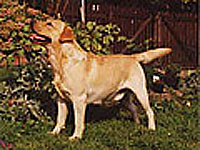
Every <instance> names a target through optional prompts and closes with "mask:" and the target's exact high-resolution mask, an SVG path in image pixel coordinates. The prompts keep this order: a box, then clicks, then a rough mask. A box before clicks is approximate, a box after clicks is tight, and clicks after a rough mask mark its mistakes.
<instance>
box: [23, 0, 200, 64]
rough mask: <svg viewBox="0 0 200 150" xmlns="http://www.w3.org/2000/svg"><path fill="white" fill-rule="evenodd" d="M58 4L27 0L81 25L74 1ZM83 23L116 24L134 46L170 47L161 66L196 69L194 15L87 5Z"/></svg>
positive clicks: (63, 1) (195, 26) (67, 0)
mask: <svg viewBox="0 0 200 150" xmlns="http://www.w3.org/2000/svg"><path fill="white" fill-rule="evenodd" d="M57 1H60V3H57ZM57 1H56V0H40V1H38V0H26V2H27V4H28V5H30V6H31V7H33V8H37V9H41V10H42V11H44V12H46V13H48V14H57V13H60V14H61V17H62V18H63V19H64V20H67V21H68V22H69V23H72V24H75V23H76V22H77V21H80V12H79V8H80V6H79V3H78V2H77V1H75V0H57ZM86 19H87V21H96V22H97V23H99V24H106V23H110V22H112V23H115V24H117V25H118V26H119V27H120V28H121V31H122V33H121V34H122V35H126V36H128V37H130V38H132V39H133V40H135V42H136V43H142V42H143V41H144V40H146V39H152V40H154V42H155V46H157V47H171V48H172V49H173V53H172V54H171V55H169V56H166V57H165V58H164V62H163V61H162V63H164V64H166V63H177V64H181V65H182V66H184V67H196V66H197V64H198V58H197V57H198V48H197V43H198V41H197V36H198V34H197V20H198V19H197V13H191V12H172V11H159V12H156V13H155V12H154V14H152V13H150V11H149V10H147V9H141V8H137V7H134V6H131V7H130V6H120V5H111V4H109V5H108V4H105V3H87V7H86ZM116 50H117V51H118V50H119V48H116ZM162 60H163V58H162Z"/></svg>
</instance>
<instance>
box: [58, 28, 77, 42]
mask: <svg viewBox="0 0 200 150" xmlns="http://www.w3.org/2000/svg"><path fill="white" fill-rule="evenodd" d="M74 38H75V37H74V32H73V30H72V28H70V27H67V26H65V28H64V30H63V32H62V33H61V35H60V38H59V41H60V42H62V43H64V42H70V41H73V39H74Z"/></svg>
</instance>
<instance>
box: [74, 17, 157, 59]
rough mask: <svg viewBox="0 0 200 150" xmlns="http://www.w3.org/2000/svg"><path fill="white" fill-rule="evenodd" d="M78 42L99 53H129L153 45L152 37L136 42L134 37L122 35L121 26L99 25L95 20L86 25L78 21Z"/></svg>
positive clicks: (88, 49)
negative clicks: (139, 42)
mask: <svg viewBox="0 0 200 150" xmlns="http://www.w3.org/2000/svg"><path fill="white" fill-rule="evenodd" d="M74 31H75V34H76V36H77V40H78V42H79V43H80V44H81V46H82V47H83V48H84V49H85V50H86V51H90V52H93V53H95V54H97V55H105V54H111V53H116V51H117V50H115V48H117V47H119V48H120V50H119V49H118V52H126V53H128V54H132V53H136V52H141V51H145V50H147V49H150V48H152V47H153V41H152V40H151V39H149V40H145V41H144V42H143V43H141V44H139V45H138V44H136V43H135V42H134V41H133V40H132V39H128V38H127V37H126V36H121V35H120V28H119V27H118V26H117V25H115V24H112V23H110V24H106V25H97V24H96V23H95V22H91V21H89V22H87V24H86V25H85V26H83V25H81V23H80V22H78V23H77V25H76V27H75V28H74Z"/></svg>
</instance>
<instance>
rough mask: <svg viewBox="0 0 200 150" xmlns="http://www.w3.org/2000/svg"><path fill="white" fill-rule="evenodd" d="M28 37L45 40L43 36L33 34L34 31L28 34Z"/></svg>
mask: <svg viewBox="0 0 200 150" xmlns="http://www.w3.org/2000/svg"><path fill="white" fill-rule="evenodd" d="M30 39H32V40H41V41H44V40H45V38H43V37H41V36H38V35H37V34H34V33H33V34H31V35H30Z"/></svg>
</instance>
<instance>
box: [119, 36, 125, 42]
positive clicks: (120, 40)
mask: <svg viewBox="0 0 200 150" xmlns="http://www.w3.org/2000/svg"><path fill="white" fill-rule="evenodd" d="M126 40H127V37H126V36H119V37H118V39H117V42H123V41H126Z"/></svg>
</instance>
